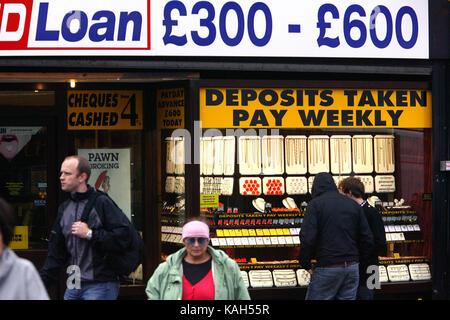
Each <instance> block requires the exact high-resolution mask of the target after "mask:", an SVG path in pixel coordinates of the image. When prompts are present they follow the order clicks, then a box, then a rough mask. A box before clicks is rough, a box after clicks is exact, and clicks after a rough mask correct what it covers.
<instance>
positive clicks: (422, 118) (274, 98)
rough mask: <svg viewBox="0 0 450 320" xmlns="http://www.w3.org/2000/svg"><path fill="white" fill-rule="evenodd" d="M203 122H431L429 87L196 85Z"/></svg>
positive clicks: (232, 124)
mask: <svg viewBox="0 0 450 320" xmlns="http://www.w3.org/2000/svg"><path fill="white" fill-rule="evenodd" d="M200 120H201V121H202V127H203V128H431V91H430V90H407V89H370V90H369V89H307V88H201V89H200Z"/></svg>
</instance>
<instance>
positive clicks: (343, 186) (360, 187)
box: [339, 177, 386, 300]
mask: <svg viewBox="0 0 450 320" xmlns="http://www.w3.org/2000/svg"><path fill="white" fill-rule="evenodd" d="M339 191H340V192H342V193H343V194H345V195H346V196H347V197H349V198H350V199H352V200H354V201H356V203H357V204H359V205H360V206H361V207H362V208H363V210H364V214H365V216H366V219H367V222H368V223H369V227H370V230H371V231H372V234H373V239H374V247H373V250H372V251H371V252H370V255H369V257H368V260H367V261H366V262H363V263H360V265H359V287H358V295H357V298H358V300H372V299H373V295H374V289H373V287H374V283H372V282H371V281H370V280H371V279H369V276H370V275H371V274H374V271H376V272H377V273H376V274H377V275H378V269H375V268H378V256H379V255H382V254H385V253H386V234H385V232H384V224H383V219H382V217H381V214H380V213H379V212H378V210H377V209H375V208H374V207H372V206H371V205H370V204H369V203H368V202H367V201H365V200H364V199H363V196H364V193H365V192H364V184H363V183H362V182H361V180H359V179H358V178H355V177H348V178H345V179H344V180H342V181H341V182H340V183H339ZM369 267H370V269H368V268H369ZM370 278H372V277H370ZM367 280H369V282H370V283H367V282H368V281H367Z"/></svg>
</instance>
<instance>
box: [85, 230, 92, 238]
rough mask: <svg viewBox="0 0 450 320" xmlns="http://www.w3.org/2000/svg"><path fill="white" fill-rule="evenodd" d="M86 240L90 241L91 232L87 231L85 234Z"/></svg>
mask: <svg viewBox="0 0 450 320" xmlns="http://www.w3.org/2000/svg"><path fill="white" fill-rule="evenodd" d="M86 239H88V240H91V239H92V230H89V231H88V233H87V234H86Z"/></svg>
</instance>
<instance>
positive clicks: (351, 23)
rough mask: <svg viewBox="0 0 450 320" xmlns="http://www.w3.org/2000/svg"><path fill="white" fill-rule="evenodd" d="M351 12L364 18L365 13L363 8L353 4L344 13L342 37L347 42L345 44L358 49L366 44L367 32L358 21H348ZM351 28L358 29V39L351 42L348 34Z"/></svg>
mask: <svg viewBox="0 0 450 320" xmlns="http://www.w3.org/2000/svg"><path fill="white" fill-rule="evenodd" d="M353 12H356V13H358V14H359V15H360V16H361V17H365V16H366V13H365V11H364V8H363V7H361V6H360V5H357V4H354V5H351V6H350V7H348V9H347V10H346V11H345V15H344V37H345V40H346V41H347V44H348V45H349V46H350V47H352V48H360V47H362V46H363V45H364V43H365V42H366V37H367V31H366V26H365V25H364V23H363V22H362V21H360V20H356V19H355V20H353V21H350V16H351V14H352V13H353ZM353 28H357V29H359V32H360V37H359V39H357V40H353V39H352V37H351V36H350V32H351V30H352V29H353Z"/></svg>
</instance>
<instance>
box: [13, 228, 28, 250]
mask: <svg viewBox="0 0 450 320" xmlns="http://www.w3.org/2000/svg"><path fill="white" fill-rule="evenodd" d="M9 248H10V249H12V250H17V249H28V226H16V227H15V229H14V235H13V238H12V239H11V242H10V243H9Z"/></svg>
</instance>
